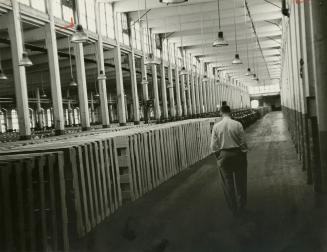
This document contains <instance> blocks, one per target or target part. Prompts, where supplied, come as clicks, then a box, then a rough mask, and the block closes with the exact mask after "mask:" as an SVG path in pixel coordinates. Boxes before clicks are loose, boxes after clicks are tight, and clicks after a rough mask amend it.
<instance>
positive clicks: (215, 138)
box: [210, 127, 220, 157]
mask: <svg viewBox="0 0 327 252" xmlns="http://www.w3.org/2000/svg"><path fill="white" fill-rule="evenodd" d="M210 149H211V151H212V152H214V153H215V154H216V156H217V157H218V155H219V151H220V149H219V135H218V134H217V129H216V128H215V127H213V129H212V134H211V143H210Z"/></svg>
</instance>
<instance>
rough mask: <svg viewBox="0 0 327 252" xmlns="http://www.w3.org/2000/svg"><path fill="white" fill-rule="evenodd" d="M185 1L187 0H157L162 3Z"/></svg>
mask: <svg viewBox="0 0 327 252" xmlns="http://www.w3.org/2000/svg"><path fill="white" fill-rule="evenodd" d="M186 2H188V0H159V3H164V4H181V3H186Z"/></svg>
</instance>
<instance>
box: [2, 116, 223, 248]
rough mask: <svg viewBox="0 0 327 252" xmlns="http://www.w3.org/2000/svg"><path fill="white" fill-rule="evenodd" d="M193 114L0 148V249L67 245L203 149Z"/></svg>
mask: <svg viewBox="0 0 327 252" xmlns="http://www.w3.org/2000/svg"><path fill="white" fill-rule="evenodd" d="M217 120H219V119H218V118H212V119H194V120H187V121H182V122H172V123H167V124H162V125H150V126H147V127H138V128H131V129H127V130H124V131H119V132H105V131H103V132H101V133H99V134H95V135H91V136H90V135H81V136H79V137H73V138H69V139H58V140H57V141H52V142H43V143H40V144H37V145H27V146H20V147H17V148H13V149H11V150H5V151H1V152H0V154H1V156H0V174H1V180H0V193H1V195H2V197H1V199H0V226H1V228H0V250H5V251H37V250H38V251H58V250H60V251H68V250H69V246H70V243H71V242H72V241H76V240H78V239H80V238H82V237H84V236H85V235H86V234H88V233H89V232H91V231H92V230H93V229H94V228H96V227H97V225H99V224H100V223H102V222H103V221H104V220H105V219H107V218H108V217H109V216H110V215H111V214H113V213H114V212H115V211H116V210H117V209H118V208H119V207H120V206H122V205H123V203H124V202H125V201H130V200H135V199H137V198H139V197H141V196H142V195H144V194H145V193H147V192H149V191H151V190H153V189H154V188H156V187H157V186H158V185H160V184H161V183H163V182H164V181H166V180H168V179H169V178H171V177H172V176H174V175H176V174H178V173H179V172H181V171H182V170H184V169H185V168H187V167H189V166H190V165H192V164H194V163H195V162H197V161H199V160H201V159H203V158H205V157H206V156H208V155H209V154H210V149H209V141H210V132H211V128H212V126H213V124H214V123H215V122H216V121H217Z"/></svg>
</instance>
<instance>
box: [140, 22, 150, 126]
mask: <svg viewBox="0 0 327 252" xmlns="http://www.w3.org/2000/svg"><path fill="white" fill-rule="evenodd" d="M140 29H141V50H142V54H143V55H142V58H141V72H142V82H141V84H142V94H143V115H144V121H145V123H148V121H149V110H148V105H147V102H148V100H149V89H148V75H147V66H146V65H145V64H144V63H145V62H144V61H145V49H144V46H145V42H144V29H143V22H140Z"/></svg>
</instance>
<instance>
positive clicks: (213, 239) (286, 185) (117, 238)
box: [76, 112, 327, 252]
mask: <svg viewBox="0 0 327 252" xmlns="http://www.w3.org/2000/svg"><path fill="white" fill-rule="evenodd" d="M247 138H248V143H249V146H250V152H249V154H248V161H249V171H248V196H249V202H248V210H249V213H248V217H247V219H246V220H243V221H240V220H236V219H234V218H233V217H232V215H231V214H230V212H229V210H228V209H227V206H226V204H225V201H224V197H223V193H222V190H221V188H220V185H219V177H218V172H217V168H216V164H215V159H214V158H213V157H209V158H207V159H205V160H203V161H202V162H200V163H198V164H197V165H196V166H194V167H191V168H190V169H188V170H187V171H186V172H184V173H183V174H180V175H179V176H177V177H175V178H173V179H171V180H170V181H168V182H166V183H165V184H163V185H161V186H160V187H159V188H158V189H157V190H155V191H153V192H151V193H149V194H148V195H146V196H145V197H144V198H142V199H140V200H138V201H136V202H134V203H130V204H128V205H126V206H125V207H124V208H122V209H121V210H120V211H118V212H117V213H116V214H115V215H113V216H111V218H110V220H109V221H108V222H107V223H105V224H104V225H102V226H101V227H100V228H99V229H97V231H96V233H94V234H93V235H92V236H90V237H88V239H85V240H84V241H82V242H79V244H78V245H77V246H76V250H78V251H82V250H84V251H112V252H129V251H130V252H132V251H133V252H138V251H140V252H143V251H144V252H147V251H149V252H150V251H155V252H163V251H165V252H173V251H174V252H184V251H185V252H191V251H192V252H193V251H196V252H210V251H215V252H217V251H221V252H229V251H231V252H234V251H235V252H239V251H242V252H243V251H249V252H257V251H258V252H262V251H265V252H270V251H271V252H273V251H274V252H275V251H276V252H318V251H319V252H323V251H327V239H326V237H327V225H326V224H327V218H326V217H327V211H326V210H327V204H326V199H325V198H324V197H325V196H321V195H315V194H314V193H313V192H312V189H311V187H310V186H307V185H306V182H305V179H304V178H305V174H303V171H302V168H301V165H300V162H299V161H298V160H297V155H296V153H295V149H294V146H293V145H292V143H291V140H290V137H289V134H288V132H287V126H286V124H285V120H284V119H283V115H282V113H281V112H273V113H270V114H268V115H267V116H265V118H263V119H262V120H260V121H258V122H257V123H256V124H254V125H253V126H251V127H250V128H249V129H248V130H247Z"/></svg>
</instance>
